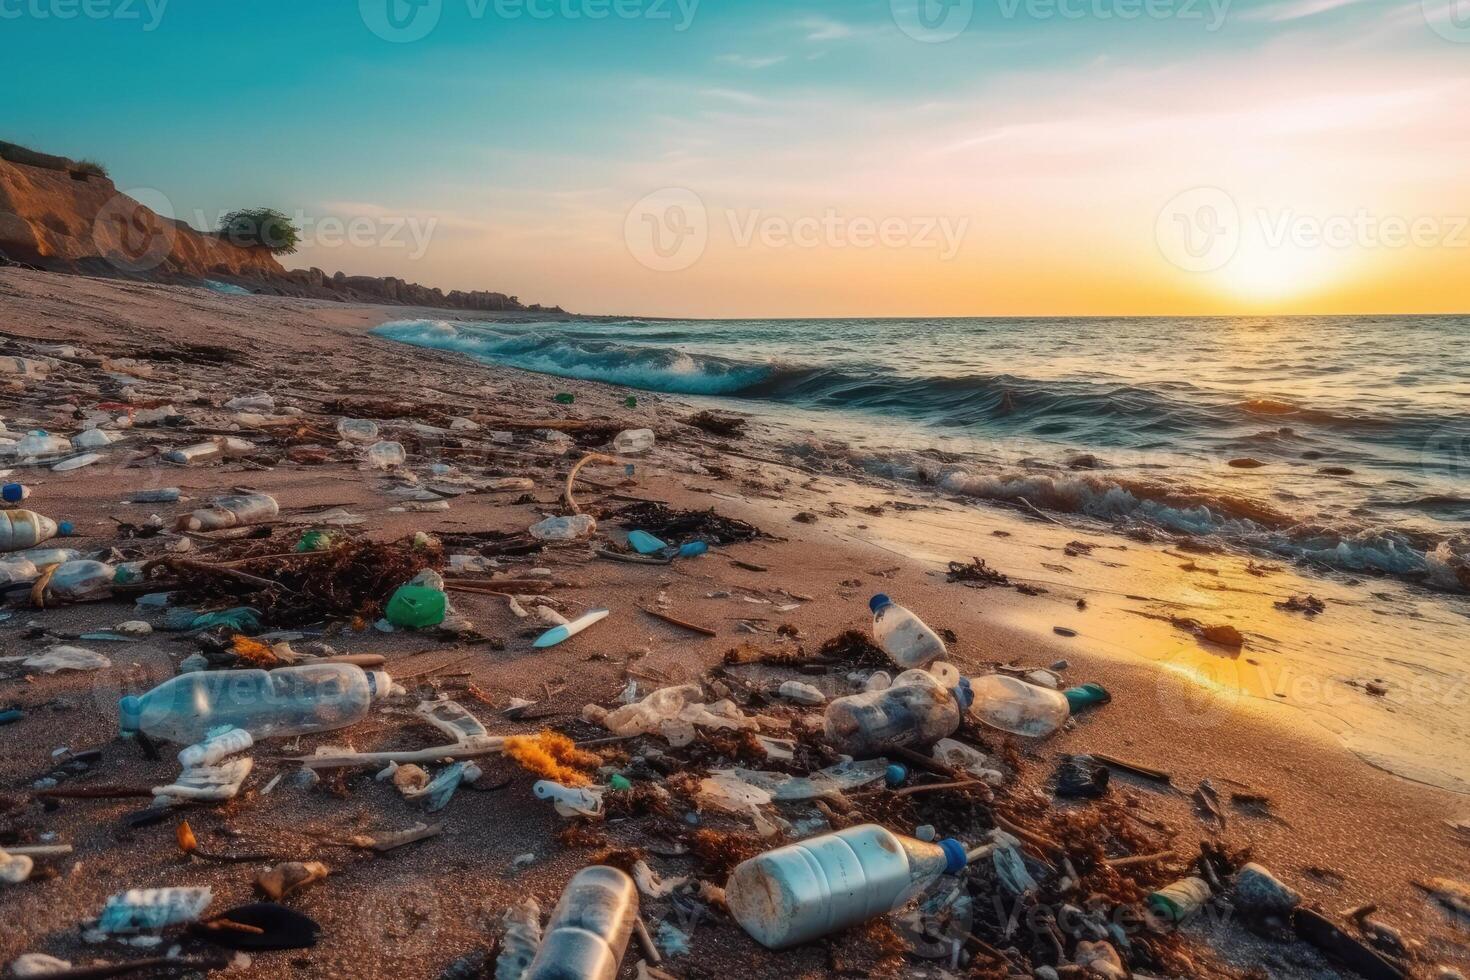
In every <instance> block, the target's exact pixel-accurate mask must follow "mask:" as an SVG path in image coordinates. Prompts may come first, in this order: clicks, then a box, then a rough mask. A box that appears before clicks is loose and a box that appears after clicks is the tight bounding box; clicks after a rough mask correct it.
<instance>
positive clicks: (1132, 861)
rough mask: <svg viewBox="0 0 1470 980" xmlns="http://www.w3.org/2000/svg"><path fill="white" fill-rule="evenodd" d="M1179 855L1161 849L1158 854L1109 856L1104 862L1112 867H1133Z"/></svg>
mask: <svg viewBox="0 0 1470 980" xmlns="http://www.w3.org/2000/svg"><path fill="white" fill-rule="evenodd" d="M1178 856H1179V855H1178V854H1176V853H1175V852H1173V851H1160V852H1158V853H1157V854H1134V855H1131V856H1129V857H1121V858H1108V859H1107V860H1106V861H1104V862H1103V864H1106V865H1107V866H1108V867H1110V868H1132V867H1135V866H1137V865H1140V864H1154V863H1156V862H1158V861H1166V860H1168V859H1169V858H1173V857H1178Z"/></svg>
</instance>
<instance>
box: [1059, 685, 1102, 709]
mask: <svg viewBox="0 0 1470 980" xmlns="http://www.w3.org/2000/svg"><path fill="white" fill-rule="evenodd" d="M1062 693H1063V694H1065V695H1066V696H1067V704H1068V705H1069V706H1070V707H1071V709H1072V714H1074V715H1075V714H1076V713H1077V712H1079V711H1081V710H1082V709H1083V708H1091V707H1092V706H1093V705H1098V704H1107V703H1108V702H1109V701H1111V700H1113V696H1112V695H1111V694H1109V693H1108V689H1107V688H1105V687H1103V686H1102V685H1101V684H1083V685H1082V686H1081V687H1069V688H1067V689H1066V690H1065V691H1063V692H1062Z"/></svg>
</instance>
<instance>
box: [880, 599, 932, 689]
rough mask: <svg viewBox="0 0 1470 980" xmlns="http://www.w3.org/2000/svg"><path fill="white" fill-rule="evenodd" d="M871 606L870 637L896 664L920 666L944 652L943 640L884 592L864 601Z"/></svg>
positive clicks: (907, 667) (903, 666) (906, 666)
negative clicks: (871, 635) (871, 631)
mask: <svg viewBox="0 0 1470 980" xmlns="http://www.w3.org/2000/svg"><path fill="white" fill-rule="evenodd" d="M868 608H869V609H871V610H873V639H874V640H875V641H876V642H877V644H878V645H879V646H880V647H882V648H883V652H884V653H886V654H888V656H889V657H890V658H891V659H892V660H893V662H894V663H896V664H898V666H900V667H902V668H904V669H905V670H908V669H910V668H913V667H923V666H925V665H926V664H928V663H930V662H931V661H934V660H938V659H939V658H940V657H943V656H944V655H945V653H946V652H947V651H946V650H945V649H944V641H943V640H941V639H940V638H939V637H938V636H937V635H935V633H934V631H933V630H931V629H930V628H929V627H928V626H925V625H924V621H923V620H922V619H920V618H919V617H918V616H915V615H914V614H913V613H911V612H909V611H908V610H907V609H905V608H904V607H903V606H900V605H898V604H897V603H895V602H894V601H893V600H892V599H890V598H888V597H887V596H886V595H881V594H880V595H875V596H873V598H872V599H870V600H869V601H868Z"/></svg>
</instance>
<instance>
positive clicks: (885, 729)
mask: <svg viewBox="0 0 1470 980" xmlns="http://www.w3.org/2000/svg"><path fill="white" fill-rule="evenodd" d="M969 703H970V692H969V687H968V683H967V682H965V681H964V680H963V679H962V680H961V683H960V684H959V685H958V686H956V687H955V688H953V689H946V688H945V687H944V685H942V684H941V683H940V682H939V680H938V679H937V678H935V677H934V676H933V675H932V674H930V673H929V672H928V671H924V670H906V671H904V672H903V673H902V674H899V675H898V677H897V678H895V679H894V681H893V684H892V685H890V686H889V687H886V688H883V689H882V690H877V691H864V692H863V693H861V694H849V695H848V696H847V697H841V698H837V699H835V700H834V701H833V702H832V703H831V704H829V705H827V714H826V731H827V741H828V742H830V743H831V744H832V746H833V747H834V748H836V749H837V750H838V751H839V752H844V753H846V754H848V755H854V756H872V755H880V754H882V753H883V752H885V751H887V750H889V749H892V748H895V747H897V746H906V745H929V744H930V743H933V742H936V741H938V740H939V739H941V738H945V737H946V736H949V735H953V734H954V733H955V730H956V729H958V728H959V727H960V721H961V720H962V719H963V715H964V709H965V708H966V707H967V706H968V705H969Z"/></svg>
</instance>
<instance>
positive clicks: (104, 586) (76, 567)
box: [47, 559, 117, 602]
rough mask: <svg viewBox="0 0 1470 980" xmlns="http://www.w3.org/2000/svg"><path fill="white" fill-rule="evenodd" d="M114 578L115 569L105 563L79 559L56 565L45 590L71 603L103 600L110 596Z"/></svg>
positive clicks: (115, 574)
mask: <svg viewBox="0 0 1470 980" xmlns="http://www.w3.org/2000/svg"><path fill="white" fill-rule="evenodd" d="M116 576H117V569H115V568H113V567H112V566H111V565H109V564H107V563H106V562H101V561H90V560H88V559H80V560H78V561H69V562H64V563H62V564H60V565H57V566H56V571H55V572H53V573H51V582H50V583H49V585H48V586H47V588H48V589H50V591H51V593H52V594H53V595H55V596H56V597H57V598H60V599H68V600H70V601H72V602H82V601H85V600H87V599H105V598H107V597H108V596H110V595H111V594H112V582H113V579H114V578H116Z"/></svg>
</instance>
